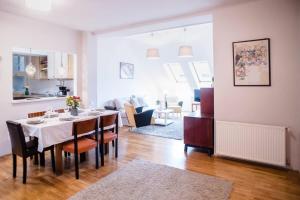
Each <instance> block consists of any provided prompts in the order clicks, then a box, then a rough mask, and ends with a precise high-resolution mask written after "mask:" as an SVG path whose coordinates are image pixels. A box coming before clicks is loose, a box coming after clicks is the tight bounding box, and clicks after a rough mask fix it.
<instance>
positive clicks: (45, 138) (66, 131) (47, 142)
mask: <svg viewBox="0 0 300 200" xmlns="http://www.w3.org/2000/svg"><path fill="white" fill-rule="evenodd" d="M115 113H118V111H105V112H103V113H101V114H100V115H99V116H88V111H84V112H83V113H80V114H79V116H78V119H76V120H75V121H78V120H79V121H80V120H85V119H90V118H96V117H100V116H105V115H110V114H115ZM16 122H18V123H20V124H21V125H22V127H23V131H24V134H25V136H33V137H37V138H38V151H39V152H42V151H43V149H44V148H46V147H49V146H52V145H55V144H60V143H62V142H65V141H68V140H70V139H73V136H72V126H73V122H74V121H60V120H59V117H55V118H45V122H44V123H42V124H36V125H32V124H28V123H27V119H20V120H16ZM118 123H119V127H121V126H122V120H121V116H120V114H119V115H118ZM107 128H111V127H107Z"/></svg>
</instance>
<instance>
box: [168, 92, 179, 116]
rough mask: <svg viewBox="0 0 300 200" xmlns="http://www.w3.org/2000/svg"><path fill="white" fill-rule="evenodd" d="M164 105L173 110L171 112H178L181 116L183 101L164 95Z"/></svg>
mask: <svg viewBox="0 0 300 200" xmlns="http://www.w3.org/2000/svg"><path fill="white" fill-rule="evenodd" d="M166 102H167V103H166V106H167V108H168V109H170V110H173V113H176V114H179V115H180V116H181V112H182V105H183V101H178V98H177V97H175V96H173V97H166Z"/></svg>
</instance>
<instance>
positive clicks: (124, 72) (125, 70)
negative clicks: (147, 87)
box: [120, 62, 134, 79]
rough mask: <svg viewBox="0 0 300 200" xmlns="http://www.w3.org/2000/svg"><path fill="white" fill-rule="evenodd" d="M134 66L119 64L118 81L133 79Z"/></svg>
mask: <svg viewBox="0 0 300 200" xmlns="http://www.w3.org/2000/svg"><path fill="white" fill-rule="evenodd" d="M133 76H134V65H133V64H130V63H124V62H120V79H133Z"/></svg>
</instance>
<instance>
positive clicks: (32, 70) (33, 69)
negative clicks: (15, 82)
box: [25, 62, 36, 76]
mask: <svg viewBox="0 0 300 200" xmlns="http://www.w3.org/2000/svg"><path fill="white" fill-rule="evenodd" d="M25 72H26V74H27V75H28V76H33V75H34V74H35V73H36V67H35V66H34V65H33V64H32V62H30V63H29V64H28V65H27V66H26V68H25Z"/></svg>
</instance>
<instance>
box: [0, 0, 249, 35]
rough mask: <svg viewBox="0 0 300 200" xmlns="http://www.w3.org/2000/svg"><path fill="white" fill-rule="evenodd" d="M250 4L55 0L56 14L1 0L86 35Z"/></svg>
mask: <svg viewBox="0 0 300 200" xmlns="http://www.w3.org/2000/svg"><path fill="white" fill-rule="evenodd" d="M247 1H250V0H150V1H149V0H53V5H52V10H51V11H49V12H41V11H35V10H30V9H28V8H26V6H25V0H0V11H4V12H9V13H12V14H16V15H20V16H25V17H30V18H33V19H39V20H44V21H48V22H51V23H55V24H59V25H63V26H66V27H69V28H73V29H78V30H85V31H98V32H99V31H101V30H110V29H118V27H125V26H128V25H132V24H142V23H146V22H147V23H149V22H151V21H152V22H154V21H158V20H161V19H165V18H172V17H177V16H181V15H186V14H189V13H194V12H197V11H202V10H207V9H213V8H216V7H220V6H227V5H232V4H237V3H243V2H247Z"/></svg>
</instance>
